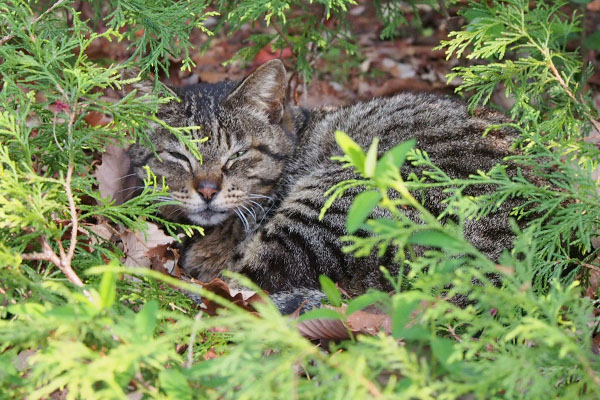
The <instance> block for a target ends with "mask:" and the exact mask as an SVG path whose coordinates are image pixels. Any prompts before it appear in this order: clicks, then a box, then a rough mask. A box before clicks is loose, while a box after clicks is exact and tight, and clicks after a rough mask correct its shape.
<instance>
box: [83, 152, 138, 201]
mask: <svg viewBox="0 0 600 400" xmlns="http://www.w3.org/2000/svg"><path fill="white" fill-rule="evenodd" d="M129 167H130V160H129V156H128V155H127V152H126V149H123V148H121V147H117V146H112V145H111V146H108V147H107V148H106V151H105V152H104V153H102V163H101V164H100V165H99V166H98V167H97V168H96V171H95V172H94V176H95V177H96V179H97V180H98V190H99V191H100V195H101V196H102V198H106V197H109V198H111V199H113V200H114V201H115V202H116V203H117V204H122V203H123V202H124V201H126V200H127V199H128V198H129V197H130V196H131V195H132V194H133V192H134V191H135V190H136V189H135V188H136V181H137V178H136V177H135V176H129Z"/></svg>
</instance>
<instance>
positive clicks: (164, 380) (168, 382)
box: [158, 368, 192, 400]
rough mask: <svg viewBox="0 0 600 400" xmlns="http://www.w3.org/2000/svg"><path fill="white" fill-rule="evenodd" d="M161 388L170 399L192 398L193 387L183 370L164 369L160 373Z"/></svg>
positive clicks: (184, 399) (182, 399) (183, 399)
mask: <svg viewBox="0 0 600 400" xmlns="http://www.w3.org/2000/svg"><path fill="white" fill-rule="evenodd" d="M158 381H159V383H160V388H161V389H162V390H163V391H164V392H165V393H166V395H167V396H168V397H169V398H170V399H178V400H187V399H191V398H192V389H191V388H190V385H189V383H188V381H187V379H186V378H185V376H184V375H183V374H182V373H181V371H179V370H177V369H175V368H170V369H163V370H162V371H160V374H159V375H158Z"/></svg>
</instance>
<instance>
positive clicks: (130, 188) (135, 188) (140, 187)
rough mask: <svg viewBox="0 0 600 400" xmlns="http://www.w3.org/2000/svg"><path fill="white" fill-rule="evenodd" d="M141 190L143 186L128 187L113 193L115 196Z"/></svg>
mask: <svg viewBox="0 0 600 400" xmlns="http://www.w3.org/2000/svg"><path fill="white" fill-rule="evenodd" d="M143 188H145V186H129V187H126V188H124V189H121V190H117V191H116V192H115V194H117V193H122V192H125V191H126V190H138V189H143Z"/></svg>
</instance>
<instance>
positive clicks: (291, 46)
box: [271, 21, 298, 62]
mask: <svg viewBox="0 0 600 400" xmlns="http://www.w3.org/2000/svg"><path fill="white" fill-rule="evenodd" d="M271 25H272V26H273V28H275V30H276V31H277V33H278V34H279V36H281V38H282V39H283V41H284V42H286V43H287V45H288V46H290V50H291V52H292V57H293V58H294V61H295V62H297V61H298V60H297V58H296V55H295V54H294V44H293V43H292V42H291V41H290V39H288V37H287V36H285V34H284V33H283V31H282V30H281V29H280V28H279V27H278V26H277V24H276V23H275V22H273V21H271ZM282 53H283V51H282Z"/></svg>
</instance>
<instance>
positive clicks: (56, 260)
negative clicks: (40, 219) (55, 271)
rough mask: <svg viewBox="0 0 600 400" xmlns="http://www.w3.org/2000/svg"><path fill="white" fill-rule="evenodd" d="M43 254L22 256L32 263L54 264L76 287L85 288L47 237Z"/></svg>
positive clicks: (43, 237) (42, 239)
mask: <svg viewBox="0 0 600 400" xmlns="http://www.w3.org/2000/svg"><path fill="white" fill-rule="evenodd" d="M41 242H42V252H41V253H25V254H21V259H22V260H30V261H48V262H51V263H52V264H54V265H56V266H57V267H58V268H59V269H60V270H61V271H62V273H63V274H65V276H66V277H67V279H68V280H69V281H71V282H72V283H73V284H74V285H76V286H79V287H83V282H82V281H81V279H79V276H77V274H76V273H75V271H73V268H71V265H70V264H69V265H66V264H64V261H65V260H64V259H61V258H60V257H59V256H58V255H56V252H55V251H54V250H52V247H51V246H50V244H49V243H48V239H47V238H46V236H42V238H41Z"/></svg>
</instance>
